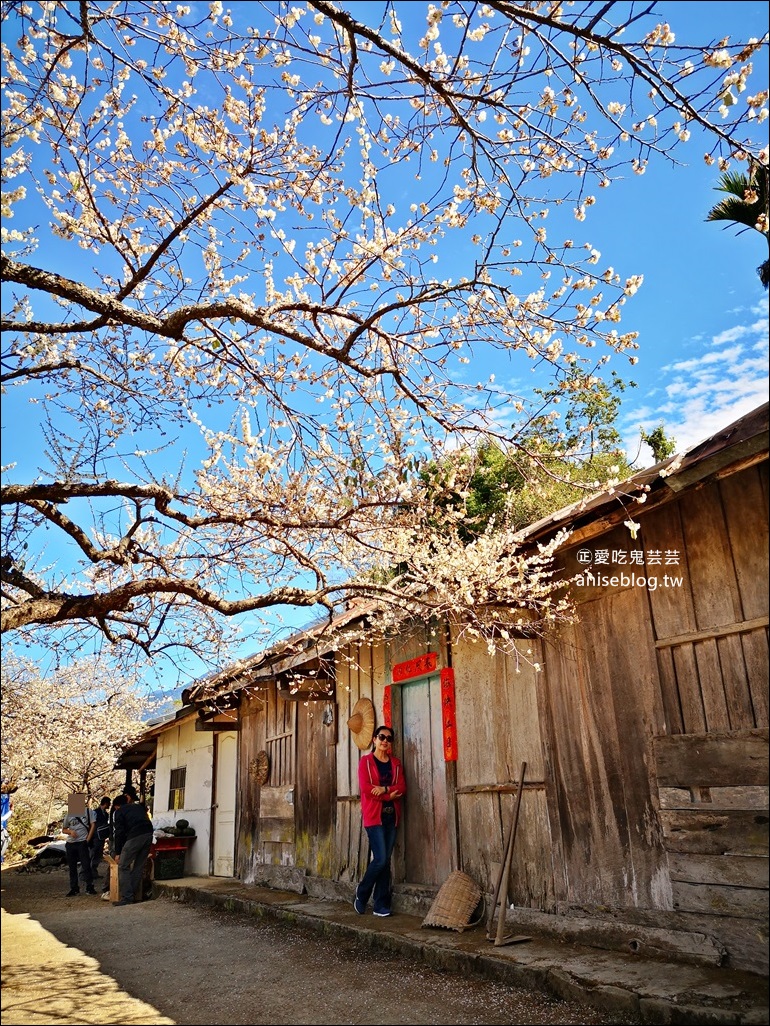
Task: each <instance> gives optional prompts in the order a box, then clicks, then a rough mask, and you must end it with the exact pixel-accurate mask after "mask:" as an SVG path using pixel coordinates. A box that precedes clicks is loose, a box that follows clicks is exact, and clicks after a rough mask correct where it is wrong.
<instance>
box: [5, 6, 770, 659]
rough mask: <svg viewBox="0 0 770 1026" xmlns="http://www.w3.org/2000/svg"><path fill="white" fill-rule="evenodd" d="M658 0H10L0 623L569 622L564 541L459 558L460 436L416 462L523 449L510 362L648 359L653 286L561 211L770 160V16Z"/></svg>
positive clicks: (522, 404) (540, 366) (178, 633)
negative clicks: (661, 173)
mask: <svg viewBox="0 0 770 1026" xmlns="http://www.w3.org/2000/svg"><path fill="white" fill-rule="evenodd" d="M658 6H660V5H657V4H655V3H651V4H649V5H646V6H644V7H640V6H638V5H635V4H633V3H607V4H601V3H592V2H586V3H581V4H578V5H564V4H559V3H555V2H527V3H508V2H504V0H499V2H492V3H486V4H478V3H471V2H468V0H456V2H443V3H436V4H433V3H399V2H382V3H379V2H377V3H368V4H366V5H361V4H348V5H341V4H334V3H330V2H327V0H308V2H306V3H303V4H292V3H284V2H270V0H268V2H252V3H249V4H237V5H233V9H232V10H229V9H225V8H224V6H223V5H222V3H219V2H214V3H210V4H209V5H208V6H207V7H206V8H204V7H202V6H200V5H191V6H184V5H174V4H168V3H157V2H138V0H129V2H107V3H90V2H87V0H83V2H81V3H78V4H74V3H69V2H56V0H51V2H45V3H32V2H27V0H19V2H3V4H2V17H3V44H2V54H3V57H2V60H3V89H4V102H3V138H4V170H3V175H4V192H3V215H4V224H3V228H2V233H3V234H2V250H3V252H2V276H3V280H4V290H3V319H2V332H3V380H4V386H5V388H6V390H7V393H8V394H9V395H11V396H16V395H17V394H18V395H19V397H24V398H26V399H27V400H28V403H29V405H28V406H26V407H25V408H24V410H23V411H22V407H21V406H20V405H19V404H16V403H15V404H14V411H17V410H18V411H21V412H19V413H18V417H17V421H16V432H15V434H16V439H17V441H18V443H19V445H18V452H13V453H9V463H10V466H9V467H7V468H6V470H5V480H4V484H3V490H2V502H3V507H4V522H3V554H2V582H3V592H2V596H3V599H2V601H3V611H2V618H3V625H2V629H3V631H4V632H6V631H12V632H14V633H15V634H16V635H18V636H20V637H21V638H23V639H24V640H25V641H29V640H35V639H36V638H39V637H44V638H45V640H46V643H47V644H48V645H49V646H52V647H55V646H61V647H63V648H65V649H66V648H67V646H68V645H70V644H73V645H77V644H81V643H82V642H83V639H84V638H87V637H89V636H92V635H101V636H103V637H106V638H107V639H109V641H110V642H113V643H115V644H120V643H126V644H128V645H139V646H141V647H142V648H143V649H144V650H145V651H146V652H147V653H152V652H161V651H165V650H167V649H168V648H169V647H170V646H174V645H190V646H193V647H194V648H195V649H196V651H198V652H200V653H204V652H208V653H212V654H213V653H215V652H216V651H217V650H218V649H219V647H220V646H221V645H222V644H224V643H225V642H226V641H227V640H228V638H229V637H230V634H231V628H235V626H236V625H237V624H238V623H239V622H240V621H242V620H243V619H244V616H243V614H250V616H249V618H248V621H247V622H248V625H249V626H248V629H249V630H250V631H253V632H255V634H256V632H258V631H259V629H260V623H263V622H266V618H267V614H268V612H269V611H270V610H273V609H276V608H286V607H307V608H308V609H309V610H312V611H313V612H314V613H315V612H318V610H319V609H320V610H321V611H325V612H326V613H327V614H328V615H329V616H331V615H332V614H333V611H334V610H335V608H337V607H338V605H339V603H340V602H341V601H342V600H344V599H346V598H347V599H349V598H356V597H365V598H367V599H371V600H372V601H374V602H376V603H379V607H380V609H381V610H383V611H386V613H383V615H385V616H386V619H387V617H388V616H391V617H392V616H400V615H408V614H413V613H417V614H419V615H425V614H428V613H430V614H448V613H452V614H455V615H457V616H459V617H463V618H465V620H466V622H467V623H468V624H469V626H470V627H471V628H473V629H476V630H478V631H479V632H480V633H484V631H485V630H486V629H487V628H488V627H489V625H490V624H491V623H492V622H493V621H494V620H496V619H497V618H499V616H500V615H501V610H513V613H514V615H519V614H520V613H521V611H523V610H526V613H527V616H528V617H529V618H530V619H531V621H532V622H533V623H538V624H541V625H542V626H543V627H547V625H548V624H549V623H551V622H553V621H554V620H558V619H559V618H560V617H562V616H565V615H568V608H567V605H566V603H565V601H564V600H563V598H562V597H560V592H559V587H558V585H557V584H556V583H555V582H554V581H552V580H551V578H550V574H549V569H548V565H549V564H548V557H549V552H548V551H545V552H543V553H539V554H536V555H535V556H528V555H525V554H523V553H522V552H520V551H519V550H518V549H517V548H516V546H515V545H514V544H513V543H512V537H508V536H506V535H505V533H504V532H500V531H498V532H497V533H496V535H495V537H491V536H490V535H484V536H482V537H481V538H478V539H476V540H475V541H474V543H473V546H474V547H473V549H472V550H469V549H468V546H467V545H466V544H465V543H464V541H463V535H462V531H461V525H460V523H459V521H458V518H459V517H460V515H461V511H460V512H458V509H457V506H456V505H455V504H454V503H451V504H447V503H446V502H443V503H442V496H443V494H444V491H445V488H444V486H446V488H449V489H451V492H452V494H453V495H456V494H458V492H462V488H463V481H461V480H458V479H457V474H458V473H461V471H460V470H458V469H457V467H458V466H462V461H454V466H455V470H453V471H452V474H453V477H452V480H451V481H447V482H444V483H442V482H439V483H438V487H437V486H436V481H435V479H433V480H432V481H431V487H430V488H428V487H427V486H426V483H425V480H426V479H425V475H423V474H421V473H420V470H421V468H422V467H424V466H428V465H434V464H435V463H439V464H440V463H441V462H442V456H443V455H445V454H446V453H447V452H448V451H456V450H458V449H463V448H465V447H473V446H474V445H478V444H495V445H498V444H499V445H503V446H506V447H514V448H515V447H517V446H518V447H519V448H521V447H523V446H525V444H526V442H525V441H524V440H525V439H528V438H531V437H532V434H531V432H530V433H529V434H528V433H527V430H526V429H527V426H528V424H529V423H530V422H531V421H532V418H533V417H534V416H536V415H540V414H541V413H542V411H541V410H539V409H538V408H537V407H535V408H534V409H533V408H532V407H530V405H529V400H530V399H531V396H528V395H527V394H525V393H521V394H519V393H518V392H516V391H515V390H513V389H510V388H508V387H506V386H505V385H504V384H501V382H503V381H505V380H506V379H508V378H509V377H512V375H513V374H514V373H516V374H517V375H518V376H520V374H521V370H522V369H523V368H524V367H528V366H532V367H535V368H536V370H537V375H538V381H539V382H540V384H541V386H542V387H543V388H545V389H546V390H547V391H548V392H549V394H551V395H555V396H557V397H561V398H562V399H563V406H562V409H563V410H565V411H566V410H570V409H571V410H573V411H575V410H579V403H578V404H577V405H575V403H573V400H579V399H580V397H581V396H583V397H584V396H585V395H586V393H590V392H591V391H592V390H594V389H595V388H596V386H597V384H598V383H599V382H600V381H601V380H602V374H603V372H604V368H605V365H606V364H607V362H608V361H609V359H610V357H614V358H615V359H618V358H619V359H621V360H628V361H630V362H631V363H633V362H634V361H635V359H636V358H635V356H634V352H635V349H636V334H635V332H634V331H633V330H630V329H629V330H622V329H621V328H620V320H621V313H622V312H623V307H624V304H625V303H626V301H627V300H628V299H629V297H631V296H633V294H634V293H635V292H636V291H637V289H638V288H639V286H640V284H641V280H640V278H639V277H638V276H636V275H634V273H633V271H632V270H631V271H628V272H626V273H621V272H620V271H618V270H616V269H615V268H614V267H613V266H610V265H609V264H608V263H607V262H606V261H603V260H602V256H601V254H600V253H599V252H598V251H597V250H596V248H595V247H594V246H593V245H592V244H591V241H590V239H589V238H579V237H576V234H577V235H582V234H583V233H585V231H586V230H587V227H588V225H587V224H586V223H585V222H590V215H591V213H592V209H593V208H594V207H595V205H596V204H597V203H598V202H599V201H600V197H601V194H602V191H603V190H605V189H607V188H608V187H610V186H611V183H612V181H613V179H614V178H615V177H617V176H618V175H620V174H622V173H625V172H627V171H628V170H629V169H630V170H631V171H632V172H633V173H635V174H637V175H641V174H643V173H644V171H645V168H646V167H647V165H648V162H649V161H651V160H656V159H671V157H672V154H673V153H674V152H675V151H676V148H677V147H678V146H681V145H684V144H685V143H687V142H688V140H689V141H690V145H691V146H692V145H694V144H695V143H696V141H697V144H698V145H699V146H700V147H701V152H702V153H703V154H704V156H705V159H706V161H708V162H709V163H712V162H713V163H715V164H716V165H718V167H719V169H720V170H723V171H724V170H726V169H727V168H729V167H730V166H731V164H732V163H733V162H739V163H740V162H746V161H748V160H755V159H756V160H760V161H765V162H766V160H767V154H766V152H764V154H763V153H760V147H761V143H759V144H757V143H756V142H755V141H754V137H755V135H756V134H757V133H756V126H757V125H759V124H761V123H762V122H763V121H764V120H765V118H766V115H767V109H766V101H767V91H766V90H764V89H759V90H757V91H756V92H752V91H751V90H750V89H749V84H750V76H751V72H752V59H753V57H754V55H755V53H756V52H757V50H758V49H759V48H760V47H761V46H762V45H763V43H762V42H761V41H758V40H739V41H732V40H730V39H729V37H728V36H727V35H725V38H724V39H723V40H719V41H711V42H708V43H705V44H697V45H689V44H688V43H687V42H686V41H680V40H679V39H676V38H675V33H674V28H673V27H672V26H670V25H669V24H668V23H666V22H664V21H663V20H662V19H661V18H660V17H659V16H658V15H657V14H656V8H657V7H658ZM725 10H726V15H727V16H728V20H729V8H726V9H725ZM728 97H729V101H730V102H728ZM482 354H484V355H485V357H489V356H490V355H492V356H493V357H494V360H495V361H496V365H497V366H499V368H500V372H499V373H497V374H496V375H495V377H494V378H493V379H490V378H486V377H485V378H484V379H483V380H475V379H474V377H473V367H474V360H475V358H476V357H477V356H480V355H482ZM13 390H19V391H18V393H17V392H15V391H13ZM577 416H578V414H577V413H576V414H575V417H577ZM572 429H573V431H574V430H579V425H578V424H577V423H576V422H573V424H572ZM586 430H590V425H587V426H586ZM30 447H32V451H30ZM534 455H535V457H536V456H537V451H536V449H535V453H534ZM444 462H446V461H444ZM377 566H380V567H394V566H398V567H399V568H400V569H401V570H402V571H403V572H399V574H398V575H397V576H395V577H393V576H392V575H379V576H378V575H376V574H372V573H371V570H372V568H373V567H377ZM490 568H493V570H494V572H493V573H490Z"/></svg>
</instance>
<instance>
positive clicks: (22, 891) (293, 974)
mask: <svg viewBox="0 0 770 1026" xmlns="http://www.w3.org/2000/svg"><path fill="white" fill-rule="evenodd" d="M67 886H68V884H67V874H66V870H55V871H54V872H51V873H47V874H40V873H37V874H19V873H17V872H16V871H15V870H14V869H13V868H5V867H4V868H3V873H2V906H3V921H2V926H3V932H2V963H3V967H2V973H3V992H2V1021H3V1026H22V1024H23V1026H70V1024H72V1026H84V1024H86V1026H88V1024H99V1026H111V1024H121V1026H134V1024H135V1026H155V1024H171V1026H173V1024H176V1026H204V1024H213V1026H241V1024H243V1026H260V1024H268V1023H270V1024H273V1023H275V1024H280V1023H296V1024H304V1026H313V1024H319V1026H321V1024H327V1023H328V1024H340V1026H342V1024H364V1023H372V1024H382V1023H389V1024H393V1026H400V1024H410V1023H412V1024H438V1026H442V1024H446V1026H454V1024H467V1026H471V1024H476V1023H479V1024H482V1023H483V1024H488V1026H496V1024H503V1023H505V1024H510V1023H522V1024H525V1023H533V1024H534V1023H563V1024H571V1023H587V1024H594V1023H596V1024H599V1023H615V1024H618V1023H620V1020H619V1019H618V1018H617V1016H612V1017H611V1016H609V1015H607V1016H606V1017H605V1016H603V1015H602V1013H600V1012H597V1011H594V1010H592V1009H590V1008H586V1007H583V1006H582V1005H577V1004H570V1003H568V1002H563V1001H556V1000H553V999H551V998H549V997H547V996H545V995H543V994H541V993H539V992H531V991H527V990H525V989H522V988H513V987H509V986H505V985H501V984H496V983H491V982H487V981H483V980H479V979H476V978H473V979H462V978H458V977H457V976H453V975H451V974H449V973H442V972H438V971H436V970H433V969H430V968H427V967H425V966H423V965H415V964H408V963H405V962H404V959H403V958H401V957H398V956H395V955H392V954H378V953H376V952H373V951H371V950H369V949H364V948H362V947H358V946H357V945H356V944H355V943H353V942H351V943H345V944H335V945H334V946H333V947H330V945H329V944H328V942H324V940H323V939H322V938H320V937H319V936H317V935H314V934H310V933H309V932H305V931H303V930H302V929H301V928H298V927H295V926H292V927H288V926H286V925H285V924H278V923H269V922H265V921H263V920H255V919H253V918H251V917H249V916H247V915H244V914H243V913H237V912H227V911H224V910H222V909H217V908H208V907H192V906H188V905H183V904H180V903H177V902H173V901H169V900H167V899H165V898H160V899H158V900H155V901H146V902H143V903H142V904H141V905H131V906H127V907H123V908H113V907H112V906H111V905H110V904H109V903H108V902H105V901H101V900H100V899H99V898H95V897H89V896H87V895H85V894H81V895H79V896H78V897H76V898H66V897H64V894H65V892H66V890H67Z"/></svg>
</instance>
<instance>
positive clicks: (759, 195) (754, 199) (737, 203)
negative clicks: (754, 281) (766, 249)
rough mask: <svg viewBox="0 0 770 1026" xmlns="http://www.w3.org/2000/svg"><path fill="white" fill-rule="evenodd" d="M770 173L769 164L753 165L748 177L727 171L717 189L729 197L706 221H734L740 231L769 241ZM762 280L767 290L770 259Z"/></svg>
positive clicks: (760, 271)
mask: <svg viewBox="0 0 770 1026" xmlns="http://www.w3.org/2000/svg"><path fill="white" fill-rule="evenodd" d="M769 177H770V169H768V166H767V165H766V164H758V163H752V165H751V167H750V169H749V173H748V174H744V173H743V172H740V171H726V172H725V173H724V174H723V175H722V177H721V179H720V181H719V185H718V186H716V189H717V191H718V192H725V193H727V196H725V198H724V199H723V200H720V202H719V203H717V205H716V206H715V207H712V208H711V210H710V211H709V213H708V217H707V218H706V220H707V221H731V222H732V223H733V224H736V225H741V226H742V227H741V231H743V230H744V229H746V228H753V229H755V230H756V231H758V232H760V233H761V234H762V235H764V237H765V239H767V240H768V244H769V245H770V239H769V238H768V206H767V200H768V178H769ZM757 274H758V275H759V280H760V281H761V282H762V284H763V285H764V287H765V288H768V286H769V285H770V259H767V260H765V261H764V262H763V263H761V264H760V265H759V267H758V268H757Z"/></svg>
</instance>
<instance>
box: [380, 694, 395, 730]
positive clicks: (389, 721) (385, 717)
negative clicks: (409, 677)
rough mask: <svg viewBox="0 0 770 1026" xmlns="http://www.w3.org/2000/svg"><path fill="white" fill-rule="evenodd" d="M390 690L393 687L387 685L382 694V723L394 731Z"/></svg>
mask: <svg viewBox="0 0 770 1026" xmlns="http://www.w3.org/2000/svg"><path fill="white" fill-rule="evenodd" d="M390 688H391V685H390V684H386V685H385V689H384V691H383V693H382V722H383V723H384V724H385V726H386V727H390V729H391V730H393V705H392V698H391V693H390Z"/></svg>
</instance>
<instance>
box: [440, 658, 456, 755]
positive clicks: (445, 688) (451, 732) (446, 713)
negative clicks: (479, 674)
mask: <svg viewBox="0 0 770 1026" xmlns="http://www.w3.org/2000/svg"><path fill="white" fill-rule="evenodd" d="M441 727H442V730H443V732H444V760H445V762H457V722H456V717H455V672H454V670H453V669H452V668H451V667H447V668H446V669H444V670H442V671H441Z"/></svg>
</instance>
